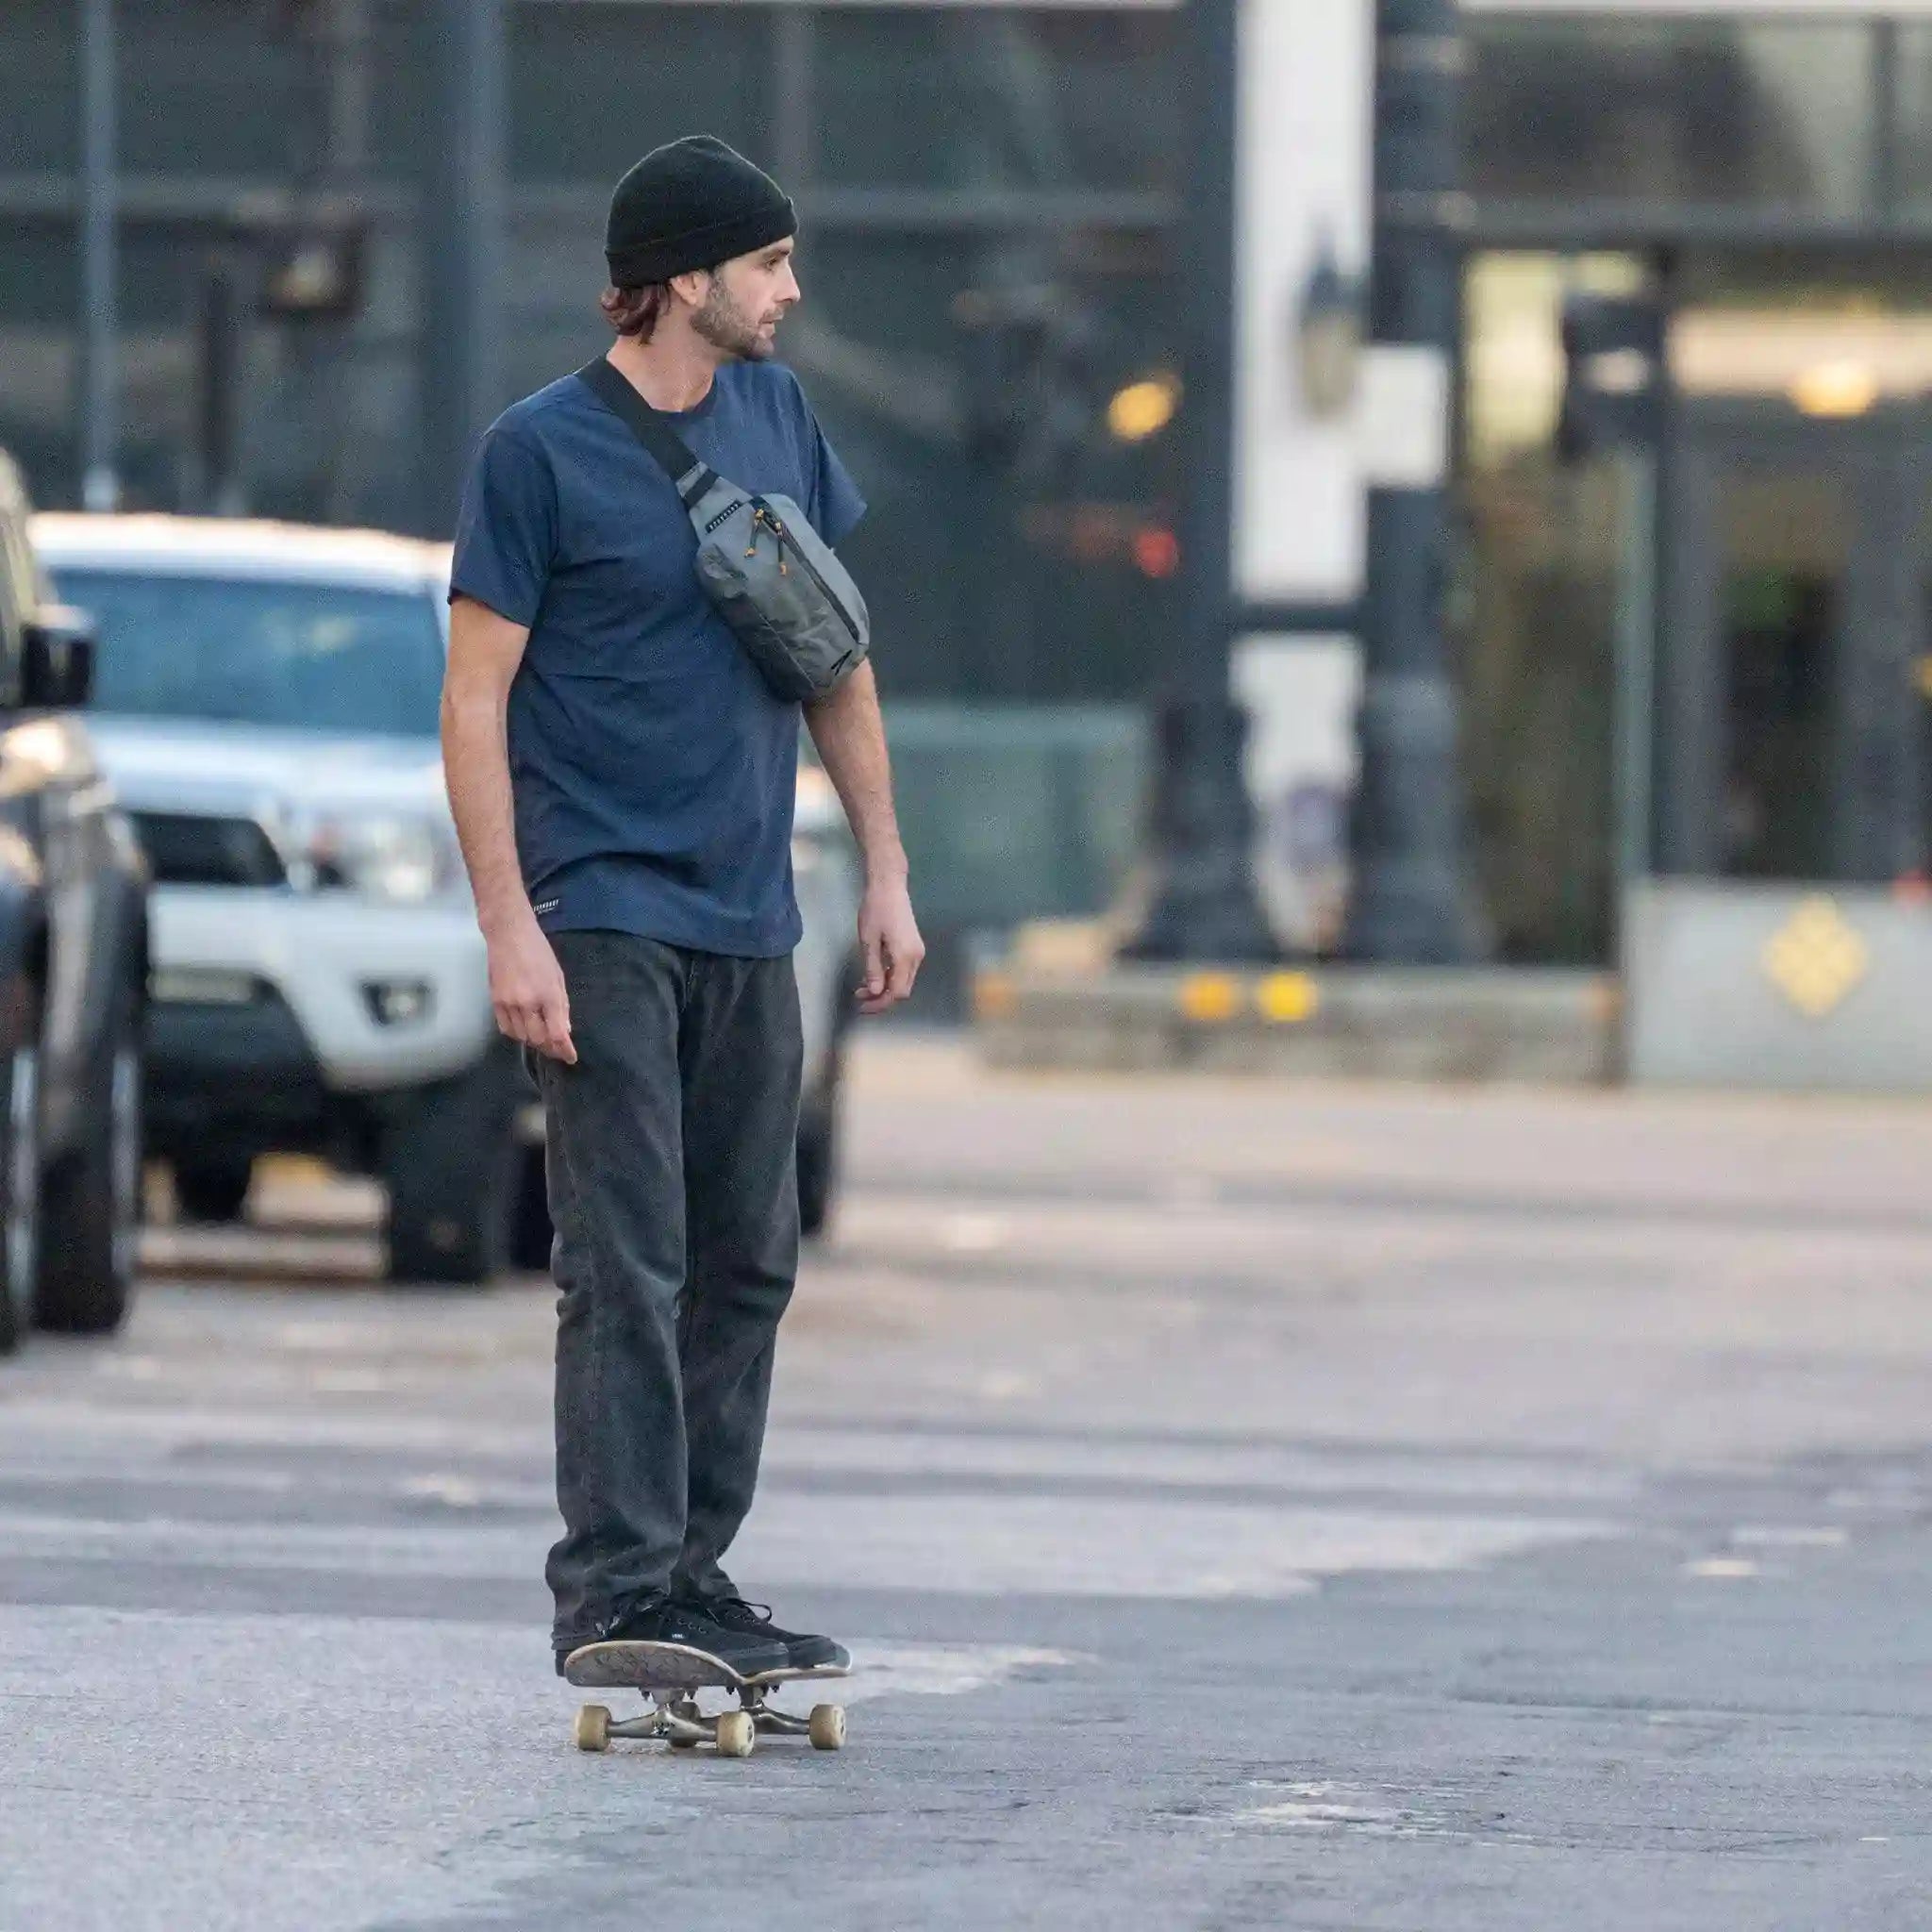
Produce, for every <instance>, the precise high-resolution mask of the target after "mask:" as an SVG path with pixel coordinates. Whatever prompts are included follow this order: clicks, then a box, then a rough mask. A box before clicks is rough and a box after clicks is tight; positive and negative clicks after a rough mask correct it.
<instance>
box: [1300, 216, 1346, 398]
mask: <svg viewBox="0 0 1932 1932" xmlns="http://www.w3.org/2000/svg"><path fill="white" fill-rule="evenodd" d="M1361 341H1362V285H1361V282H1360V280H1359V279H1358V278H1357V277H1354V276H1349V275H1343V274H1342V272H1341V265H1340V264H1339V263H1338V262H1337V260H1336V258H1335V244H1334V242H1333V240H1332V239H1331V237H1330V236H1329V233H1328V231H1327V229H1326V228H1325V227H1324V229H1323V230H1322V232H1321V234H1320V236H1319V237H1318V239H1317V241H1316V243H1315V258H1314V260H1313V262H1312V263H1311V264H1310V265H1309V268H1308V274H1307V280H1306V281H1305V282H1304V283H1303V284H1302V290H1301V297H1300V300H1299V302H1298V303H1297V305H1296V308H1295V324H1294V358H1295V367H1296V371H1297V374H1298V375H1299V376H1300V378H1301V395H1302V408H1304V410H1306V411H1307V414H1308V415H1309V416H1310V417H1311V418H1312V419H1313V420H1314V421H1316V422H1318V423H1332V422H1334V421H1335V419H1336V418H1337V417H1339V416H1341V415H1344V414H1346V413H1347V410H1348V408H1349V405H1350V404H1351V403H1352V402H1353V401H1354V400H1355V386H1356V373H1357V369H1358V368H1359V367H1360V363H1361Z"/></svg>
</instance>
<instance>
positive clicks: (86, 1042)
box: [0, 452, 147, 1354]
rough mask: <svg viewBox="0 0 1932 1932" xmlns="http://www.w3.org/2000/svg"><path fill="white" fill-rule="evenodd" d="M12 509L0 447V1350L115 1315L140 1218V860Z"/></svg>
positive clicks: (60, 617) (79, 634)
mask: <svg viewBox="0 0 1932 1932" xmlns="http://www.w3.org/2000/svg"><path fill="white" fill-rule="evenodd" d="M27 513H28V512H27V502H26V492H25V490H24V489H23V487H22V485H21V480H20V473H19V471H18V470H17V469H16V468H15V467H14V464H13V462H12V460H11V459H10V458H8V456H7V455H6V454H5V453H4V452H0V1354H4V1353H6V1352H7V1351H8V1350H11V1349H12V1348H14V1347H15V1346H16V1345H17V1344H18V1343H19V1341H20V1340H21V1338H22V1336H24V1335H25V1332H26V1331H27V1329H28V1328H29V1327H31V1326H34V1325H36V1324H38V1325H39V1326H41V1327H43V1328H64V1329H69V1330H73V1331H77V1332H81V1333H97V1332H100V1331H102V1330H106V1329H110V1328H114V1327H117V1326H118V1325H119V1324H120V1323H121V1321H122V1318H123V1317H124V1316H125V1314H126V1312H127V1304H128V1298H129V1296H130V1294H131V1293H132V1291H133V1287H134V1271H135V1258H136V1257H135V1249H136V1243H137V1238H138V1236H139V1233H140V1224H141V1166H142V1140H141V1087H142V1035H143V1031H144V1028H145V1022H146V1012H147V868H146V864H145V861H144V860H143V858H142V854H141V848H140V846H139V845H138V843H137V842H136V841H135V837H134V834H133V831H132V828H131V827H130V825H129V824H128V821H127V818H126V816H125V813H123V812H122V811H121V810H120V808H118V807H117V806H116V804H115V802H114V794H113V791H112V789H111V788H110V787H109V785H108V782H107V780H106V779H105V778H104V777H103V775H102V774H101V770H100V767H99V766H98V765H97V764H96V762H95V760H94V751H93V746H92V743H91V742H90V741H89V738H88V733H87V728H86V726H85V724H82V722H81V721H80V719H79V718H78V717H77V716H76V715H75V714H76V712H77V711H78V710H79V709H80V708H81V707H83V706H84V705H85V704H86V703H87V701H88V697H89V693H90V691H91V689H92V680H93V641H92V636H91V634H90V632H89V629H88V622H87V619H86V618H85V617H84V616H83V615H82V614H81V613H80V612H78V611H74V610H68V609H64V608H61V607H60V606H58V605H57V604H56V603H55V602H54V600H53V596H52V593H51V591H50V590H49V587H48V583H47V578H46V575H45V573H44V572H43V571H42V568H41V565H40V563H39V561H38V560H37V559H36V558H35V556H34V552H33V548H32V544H31V541H30V538H29V533H28V526H27Z"/></svg>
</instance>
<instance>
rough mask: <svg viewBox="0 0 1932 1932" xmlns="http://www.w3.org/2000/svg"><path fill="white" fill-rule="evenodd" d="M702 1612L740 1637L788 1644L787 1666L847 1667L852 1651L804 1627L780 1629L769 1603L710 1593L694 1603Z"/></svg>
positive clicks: (806, 1668) (796, 1668)
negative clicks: (811, 1634) (773, 1619)
mask: <svg viewBox="0 0 1932 1932" xmlns="http://www.w3.org/2000/svg"><path fill="white" fill-rule="evenodd" d="M693 1607H694V1608H696V1609H697V1610H698V1611H699V1614H700V1615H702V1616H704V1617H707V1618H708V1619H709V1620H710V1621H711V1622H712V1623H714V1624H722V1625H723V1626H724V1628H725V1629H726V1630H729V1631H731V1632H732V1633H733V1634H734V1635H737V1636H740V1637H741V1638H756V1637H762V1638H766V1639H774V1640H775V1641H777V1642H779V1643H782V1644H783V1645H784V1646H785V1667H786V1668H787V1669H788V1670H793V1671H814V1670H824V1669H826V1668H828V1667H830V1668H836V1669H838V1670H841V1671H842V1670H844V1669H846V1668H847V1666H849V1665H850V1663H851V1662H852V1657H851V1653H850V1652H849V1651H847V1650H846V1648H845V1646H844V1645H843V1644H842V1643H834V1642H833V1641H832V1640H831V1639H830V1638H829V1637H811V1636H808V1635H807V1634H806V1633H805V1632H804V1631H801V1630H781V1629H779V1627H778V1626H777V1624H774V1623H773V1622H772V1607H771V1605H769V1604H748V1603H746V1602H745V1600H744V1599H743V1598H742V1597H741V1596H710V1597H707V1598H706V1599H705V1600H704V1602H703V1604H702V1605H695V1606H693Z"/></svg>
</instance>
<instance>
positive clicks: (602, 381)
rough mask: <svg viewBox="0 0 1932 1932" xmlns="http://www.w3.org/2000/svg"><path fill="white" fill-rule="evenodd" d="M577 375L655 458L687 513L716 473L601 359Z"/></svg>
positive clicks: (588, 364) (585, 365)
mask: <svg viewBox="0 0 1932 1932" xmlns="http://www.w3.org/2000/svg"><path fill="white" fill-rule="evenodd" d="M577 375H578V378H579V379H580V380H581V381H584V382H587V383H588V384H589V385H590V386H591V391H592V393H594V394H595V395H596V396H597V398H598V399H599V400H600V401H601V402H603V403H605V404H606V405H608V408H610V410H611V411H612V413H613V414H615V415H617V416H618V417H620V418H622V419H623V421H624V424H625V426H626V427H627V428H628V429H629V430H630V433H631V434H632V435H633V436H635V437H636V438H637V440H638V441H640V442H641V443H642V444H643V446H644V447H645V448H646V449H647V450H649V451H650V453H651V454H652V455H653V456H654V457H656V458H657V459H658V463H659V464H660V465H661V467H662V468H663V471H664V474H665V475H667V476H669V477H670V478H671V480H672V482H673V483H674V484H675V485H676V486H677V494H678V496H679V498H680V499H681V500H682V502H683V504H684V507H685V508H686V509H689V508H691V505H692V504H694V503H696V502H697V500H698V499H699V498H700V497H701V496H703V495H704V493H705V491H707V490H708V489H709V488H710V487H711V485H712V484H713V483H714V482H715V481H717V480H718V473H717V472H716V471H715V470H712V469H709V468H708V467H707V466H706V465H705V464H703V463H701V462H699V460H698V459H697V458H696V457H694V456H692V455H691V451H690V450H688V449H687V448H686V447H685V446H684V440H683V439H682V438H681V437H680V436H679V435H678V434H677V432H676V431H675V429H673V428H672V426H671V425H670V424H668V423H667V422H665V420H664V418H663V417H662V416H661V415H659V414H658V411H657V410H656V409H654V408H652V407H651V406H650V404H649V403H647V402H646V401H645V400H644V399H643V397H642V396H641V395H640V394H639V393H638V392H637V391H636V390H634V389H633V388H632V387H631V386H630V384H629V383H628V382H626V381H625V379H624V377H623V376H622V375H620V374H619V373H618V372H617V371H616V370H615V369H613V368H612V367H611V365H610V364H609V363H608V361H607V360H606V359H605V358H603V357H602V356H599V357H598V358H597V359H596V360H595V361H594V362H586V363H585V364H584V366H583V367H582V368H581V369H579V370H578V371H577Z"/></svg>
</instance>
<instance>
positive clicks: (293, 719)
mask: <svg viewBox="0 0 1932 1932" xmlns="http://www.w3.org/2000/svg"><path fill="white" fill-rule="evenodd" d="M52 575H53V577H54V580H55V583H56V585H57V586H58V590H59V593H60V596H61V599H62V600H63V601H64V602H66V603H68V604H74V605H77V606H78V607H79V608H81V609H83V610H85V611H87V612H88V613H89V614H90V615H91V616H92V618H93V620H94V625H95V627H96V635H97V638H98V644H97V648H96V662H95V671H94V699H93V705H94V708H95V709H96V710H99V711H104V712H116V713H119V714H121V715H123V716H127V717H138V718H202V719H211V720H215V721H218V722H220V723H225V724H282V725H290V726H293V727H296V728H301V729H308V730H311V731H340V732H350V733H363V732H369V733H375V734H377V735H379V736H382V737H404V738H415V737H433V736H434V735H435V732H436V728H437V704H438V700H439V697H440V694H441V688H442V632H441V625H439V624H438V622H437V612H436V606H435V604H434V603H433V602H432V601H431V599H430V598H429V596H428V595H427V594H426V593H425V592H421V591H381V590H365V589H360V588H356V587H350V586H339V585H333V584H316V583H294V582H286V581H281V580H277V579H273V578H270V579H254V578H247V577H218V576H190V575H176V574H173V573H167V574H163V573H160V572H156V573H154V574H152V575H148V574H142V573H140V572H135V571H125V570H102V569H94V568H88V567H84V566H80V565H65V566H63V565H61V564H59V563H58V562H56V563H55V564H54V565H53V566H52Z"/></svg>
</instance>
